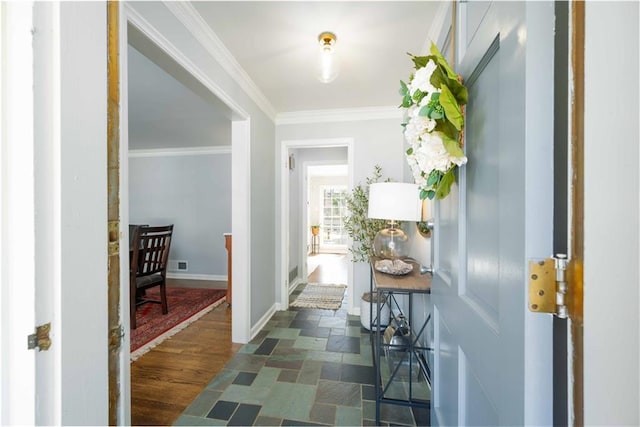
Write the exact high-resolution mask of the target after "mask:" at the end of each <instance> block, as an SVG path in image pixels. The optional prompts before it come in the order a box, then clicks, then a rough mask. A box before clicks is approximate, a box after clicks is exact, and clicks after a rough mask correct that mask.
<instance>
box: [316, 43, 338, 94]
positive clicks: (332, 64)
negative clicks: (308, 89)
mask: <svg viewBox="0 0 640 427" xmlns="http://www.w3.org/2000/svg"><path fill="white" fill-rule="evenodd" d="M337 40H338V39H337V37H336V35H335V34H334V33H332V32H329V31H324V32H322V33H320V35H319V36H318V43H320V64H319V74H318V80H320V81H321V82H322V83H331V82H332V81H334V80H335V78H336V77H338V58H337V55H336V53H335V45H336V41H337Z"/></svg>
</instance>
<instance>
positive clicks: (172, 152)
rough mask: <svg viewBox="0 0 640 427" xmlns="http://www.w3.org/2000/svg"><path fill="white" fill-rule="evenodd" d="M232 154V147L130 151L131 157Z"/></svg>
mask: <svg viewBox="0 0 640 427" xmlns="http://www.w3.org/2000/svg"><path fill="white" fill-rule="evenodd" d="M219 154H231V146H230V145H224V146H216V147H184V148H152V149H148V150H129V157H130V158H133V157H179V156H209V155H219Z"/></svg>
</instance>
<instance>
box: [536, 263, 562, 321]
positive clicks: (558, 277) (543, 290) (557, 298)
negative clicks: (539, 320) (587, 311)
mask: <svg viewBox="0 0 640 427" xmlns="http://www.w3.org/2000/svg"><path fill="white" fill-rule="evenodd" d="M568 264H569V260H568V259H567V256H566V255H564V254H558V255H556V256H555V257H553V258H547V259H544V260H540V261H529V310H530V311H532V312H534V313H551V314H554V315H556V316H558V317H560V318H562V319H564V318H566V317H567V314H568V313H567V304H566V301H565V297H566V294H567V279H566V272H567V266H568Z"/></svg>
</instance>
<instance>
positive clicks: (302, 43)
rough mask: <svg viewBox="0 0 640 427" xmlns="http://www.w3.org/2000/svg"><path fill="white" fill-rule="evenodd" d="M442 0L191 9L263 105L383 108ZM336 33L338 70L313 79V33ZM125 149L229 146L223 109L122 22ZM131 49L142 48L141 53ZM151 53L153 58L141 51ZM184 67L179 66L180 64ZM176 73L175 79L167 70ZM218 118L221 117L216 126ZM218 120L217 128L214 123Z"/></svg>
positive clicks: (421, 46)
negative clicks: (125, 35) (126, 44)
mask: <svg viewBox="0 0 640 427" xmlns="http://www.w3.org/2000/svg"><path fill="white" fill-rule="evenodd" d="M441 5H442V2H435V1H409V2H404V1H373V2H368V1H367V2H365V1H339V2H329V1H318V2H314V1H257V2H254V1H195V2H191V6H192V10H195V12H197V13H198V14H199V15H200V16H201V17H202V18H203V19H204V21H205V22H206V23H207V24H208V25H209V27H210V28H211V30H212V31H213V33H215V35H216V36H217V37H218V38H219V39H220V41H221V42H222V43H223V44H224V46H225V47H226V49H227V50H228V51H229V52H230V54H231V55H232V56H233V57H234V58H235V60H236V62H237V63H238V64H239V65H240V66H241V67H242V69H243V70H244V71H245V72H246V74H247V75H248V76H249V78H250V79H251V80H252V81H253V82H254V83H255V85H256V86H257V88H258V89H259V91H260V92H262V94H263V95H264V96H265V97H266V99H267V100H268V103H269V104H271V107H272V108H273V110H274V111H275V112H276V113H278V114H280V113H292V112H298V111H310V110H333V109H351V108H361V107H390V106H397V105H398V104H399V103H400V96H399V94H398V89H399V81H400V80H405V81H406V79H407V78H408V77H409V74H410V73H411V72H412V63H411V60H410V58H409V57H408V55H407V54H406V53H407V52H410V53H414V54H423V53H425V52H426V51H427V49H428V46H429V43H430V41H429V40H428V35H429V30H430V27H431V25H432V21H433V18H434V16H435V15H436V14H437V13H438V10H439V8H440V7H441ZM322 31H332V32H334V33H335V34H336V36H337V39H338V41H337V44H336V54H337V55H338V56H339V61H340V74H339V75H338V77H337V79H336V80H334V81H333V82H331V83H329V84H324V83H320V82H319V81H318V80H317V79H316V74H317V69H318V64H317V59H318V56H319V45H318V42H317V37H318V34H319V33H321V32H322ZM129 40H130V43H131V44H132V45H133V46H135V49H134V48H132V47H130V48H129V55H128V61H129V77H128V78H129V134H130V137H129V139H130V148H132V149H144V148H169V147H197V146H207V145H229V144H230V136H229V135H230V128H229V111H228V110H227V111H225V110H224V109H220V105H219V101H218V102H216V100H211V94H203V93H201V92H203V91H202V90H200V89H201V88H199V87H198V84H197V83H193V82H191V83H189V82H185V78H184V76H182V78H181V76H180V70H176V67H175V64H171V63H170V61H169V60H167V59H166V58H165V59H161V58H159V55H158V52H157V51H155V52H154V48H153V47H150V46H149V43H148V41H146V42H145V41H144V40H142V39H141V38H140V37H139V36H136V34H132V31H131V29H130V30H129ZM136 49H138V50H139V51H140V52H143V53H144V55H143V54H141V53H140V52H139V51H138V50H136ZM148 58H151V59H152V60H153V61H151V60H149V59H148ZM182 74H184V70H182ZM176 78H177V79H176ZM225 124H226V125H225ZM221 126H222V127H221Z"/></svg>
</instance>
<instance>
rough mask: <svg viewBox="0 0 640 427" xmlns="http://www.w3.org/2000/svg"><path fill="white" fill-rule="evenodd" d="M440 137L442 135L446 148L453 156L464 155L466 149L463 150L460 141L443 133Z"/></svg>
mask: <svg viewBox="0 0 640 427" xmlns="http://www.w3.org/2000/svg"><path fill="white" fill-rule="evenodd" d="M440 137H442V143H443V144H444V149H445V150H447V153H449V154H450V155H452V156H453V157H464V151H462V148H460V145H458V141H456V140H455V139H451V138H449V137H448V136H447V135H445V134H443V133H441V134H440Z"/></svg>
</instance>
